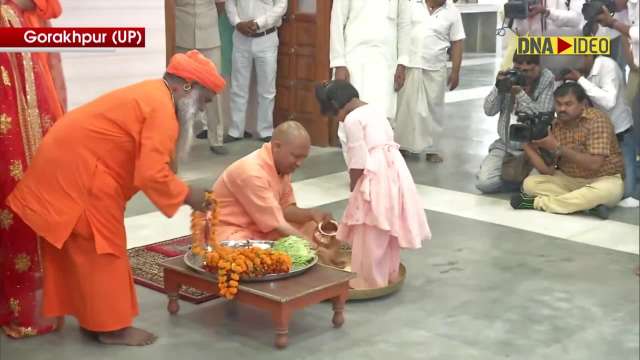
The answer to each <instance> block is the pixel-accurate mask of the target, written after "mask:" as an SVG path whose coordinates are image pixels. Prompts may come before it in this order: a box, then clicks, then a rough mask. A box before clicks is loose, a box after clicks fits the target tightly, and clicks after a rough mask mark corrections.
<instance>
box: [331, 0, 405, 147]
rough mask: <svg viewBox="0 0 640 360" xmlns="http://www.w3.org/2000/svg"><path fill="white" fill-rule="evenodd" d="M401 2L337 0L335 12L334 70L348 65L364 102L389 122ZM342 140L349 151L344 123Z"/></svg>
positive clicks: (393, 106) (393, 100) (393, 103)
mask: <svg viewBox="0 0 640 360" xmlns="http://www.w3.org/2000/svg"><path fill="white" fill-rule="evenodd" d="M398 1H400V0H334V1H333V7H332V9H331V41H330V54H329V57H330V66H331V68H336V67H340V66H346V67H347V69H348V70H349V74H350V81H351V84H353V86H354V87H355V88H356V89H357V90H358V93H359V94H360V99H361V100H362V101H364V102H367V103H369V104H372V105H374V106H377V107H378V108H380V109H383V110H384V111H385V112H386V114H387V118H389V119H393V118H394V117H395V112H396V93H395V91H394V89H393V76H394V73H395V69H396V65H397V18H398ZM338 137H339V138H340V142H341V143H342V149H343V152H345V149H346V143H345V141H346V135H345V133H344V130H343V128H342V123H340V124H339V126H338ZM345 159H346V152H345Z"/></svg>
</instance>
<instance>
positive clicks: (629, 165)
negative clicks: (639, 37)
mask: <svg viewBox="0 0 640 360" xmlns="http://www.w3.org/2000/svg"><path fill="white" fill-rule="evenodd" d="M582 74H584V75H582ZM564 79H565V80H572V81H577V82H578V84H580V85H581V86H582V88H584V90H585V92H586V93H587V96H589V99H590V100H591V102H592V103H593V105H594V106H595V107H596V108H598V109H600V110H602V111H603V112H604V113H605V114H607V115H608V116H609V119H610V120H611V122H612V124H613V128H614V131H615V133H616V137H617V138H618V143H619V144H620V147H621V149H622V156H623V159H624V175H625V176H624V177H625V179H624V195H623V197H622V198H623V200H622V201H623V202H622V203H621V205H623V206H633V207H637V206H638V200H636V199H633V198H632V197H631V196H633V195H635V194H636V145H635V141H634V139H633V119H632V117H631V109H630V108H629V106H628V105H627V104H626V102H625V99H624V90H625V82H624V76H623V75H622V71H620V68H619V67H618V64H617V63H616V62H615V61H614V60H613V59H611V58H609V57H606V56H593V55H588V56H585V57H584V62H583V65H582V67H581V68H580V70H579V71H578V70H575V69H572V70H570V71H569V72H568V73H567V74H565V75H564Z"/></svg>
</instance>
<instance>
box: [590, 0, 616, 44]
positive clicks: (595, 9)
mask: <svg viewBox="0 0 640 360" xmlns="http://www.w3.org/2000/svg"><path fill="white" fill-rule="evenodd" d="M603 6H604V7H605V8H606V9H607V10H608V11H609V14H611V15H613V14H614V13H615V12H616V4H615V2H614V0H587V1H586V2H585V3H584V5H582V17H584V19H585V21H586V23H585V24H584V26H583V27H582V35H584V36H593V35H595V32H596V29H597V27H596V24H597V22H596V17H597V16H598V15H600V14H602V13H603V12H604V9H602V7H603Z"/></svg>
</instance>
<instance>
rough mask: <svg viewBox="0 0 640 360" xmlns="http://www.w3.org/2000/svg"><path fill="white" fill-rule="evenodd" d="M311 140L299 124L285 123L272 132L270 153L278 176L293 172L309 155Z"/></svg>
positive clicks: (294, 122) (293, 122)
mask: <svg viewBox="0 0 640 360" xmlns="http://www.w3.org/2000/svg"><path fill="white" fill-rule="evenodd" d="M310 147H311V138H310V137H309V133H308V132H307V130H306V129H305V128H304V126H302V125H301V124H300V123H299V122H296V121H286V122H284V123H282V124H280V125H279V126H278V127H277V128H275V130H274V131H273V135H272V137H271V151H272V153H273V161H274V164H275V166H276V170H277V171H278V174H280V175H287V174H290V173H292V172H294V171H295V169H297V168H298V167H299V166H300V165H302V162H303V161H304V159H306V158H307V156H308V155H309V149H310Z"/></svg>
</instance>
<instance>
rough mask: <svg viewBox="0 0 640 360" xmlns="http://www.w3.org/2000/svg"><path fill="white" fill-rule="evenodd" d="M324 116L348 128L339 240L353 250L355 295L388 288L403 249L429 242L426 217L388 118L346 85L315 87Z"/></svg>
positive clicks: (343, 83) (336, 81)
mask: <svg viewBox="0 0 640 360" xmlns="http://www.w3.org/2000/svg"><path fill="white" fill-rule="evenodd" d="M316 98H317V100H318V102H319V103H320V107H321V111H322V113H323V114H325V115H328V116H331V117H333V118H335V119H336V120H337V121H342V122H344V124H343V125H344V128H345V130H346V134H347V164H348V167H349V177H350V179H351V196H350V197H349V202H348V204H347V208H346V209H345V212H344V215H343V217H342V220H341V222H340V226H339V229H338V234H337V238H338V239H339V240H341V241H345V242H348V243H350V244H351V251H352V252H351V269H352V271H353V272H356V273H357V274H358V277H357V278H356V279H354V280H351V282H350V285H351V287H352V288H355V289H370V288H378V287H384V286H387V285H389V282H393V281H394V280H396V279H397V277H398V270H399V267H400V248H407V249H417V248H420V247H421V246H422V241H423V240H428V239H430V238H431V232H430V230H429V225H428V224H427V217H426V215H425V213H424V210H423V207H422V204H421V201H420V197H419V196H418V192H417V190H416V186H415V183H414V182H413V178H412V176H411V173H410V172H409V169H408V168H407V164H406V163H405V161H404V159H403V157H402V155H401V154H400V151H399V146H398V144H396V143H395V142H394V141H393V130H392V129H391V126H390V125H389V122H388V120H387V118H386V115H385V112H384V111H383V110H380V109H378V108H377V107H375V106H374V105H371V104H367V103H365V102H363V101H361V100H360V99H359V98H358V91H357V90H356V89H355V88H354V87H353V86H352V85H351V84H350V83H348V82H346V81H341V80H334V81H329V82H325V83H324V84H322V85H319V86H317V87H316Z"/></svg>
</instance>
